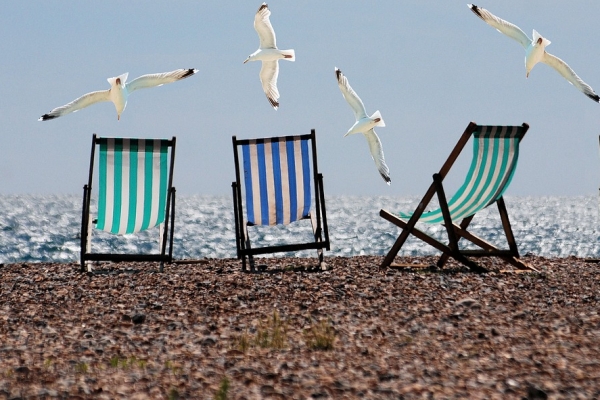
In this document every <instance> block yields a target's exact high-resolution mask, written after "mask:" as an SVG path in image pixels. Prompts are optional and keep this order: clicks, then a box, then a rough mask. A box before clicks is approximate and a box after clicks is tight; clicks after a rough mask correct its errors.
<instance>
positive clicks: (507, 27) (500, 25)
mask: <svg viewBox="0 0 600 400" xmlns="http://www.w3.org/2000/svg"><path fill="white" fill-rule="evenodd" d="M468 6H469V8H470V9H471V11H473V13H475V15H477V16H478V17H479V18H481V19H482V20H484V21H485V22H487V23H488V24H489V25H491V26H493V27H494V28H496V29H497V30H498V32H500V33H504V34H505V35H506V36H508V37H510V38H511V39H514V40H516V41H517V42H519V43H521V46H523V47H524V48H525V68H526V70H527V72H526V76H527V77H529V73H530V72H531V70H532V69H533V67H534V66H535V64H537V63H538V62H540V61H541V62H543V63H544V64H547V65H549V66H551V67H552V68H554V69H555V70H556V71H557V72H558V73H559V74H561V75H562V76H563V77H564V78H565V79H566V80H567V81H569V83H571V84H572V85H574V86H575V87H576V88H577V89H579V90H581V91H582V92H583V94H585V95H586V96H587V97H589V98H590V99H592V100H594V101H595V102H599V101H600V97H599V96H598V95H597V94H596V93H595V92H594V89H592V88H591V87H590V85H588V84H587V83H585V82H584V81H582V80H581V78H580V77H579V76H577V74H576V73H575V71H573V70H572V69H571V67H569V66H568V65H567V63H566V62H564V61H563V60H561V59H560V58H558V57H556V56H553V55H552V54H550V53H548V52H546V46H548V45H549V44H550V41H549V40H548V39H546V38H544V37H542V36H541V35H540V34H539V33H537V31H536V30H535V29H534V30H533V40H531V39H529V37H528V36H527V35H526V34H525V32H523V31H522V30H521V29H520V28H519V27H518V26H516V25H513V24H511V23H510V22H508V21H505V20H503V19H501V18H498V17H496V16H495V15H494V14H492V13H491V12H489V11H488V10H485V9H483V8H481V7H477V6H476V5H474V4H468Z"/></svg>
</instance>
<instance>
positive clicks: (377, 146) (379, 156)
mask: <svg viewBox="0 0 600 400" xmlns="http://www.w3.org/2000/svg"><path fill="white" fill-rule="evenodd" d="M364 135H365V137H366V138H367V142H368V143H369V150H370V151H371V157H373V160H374V161H375V165H377V170H378V171H379V174H380V175H381V177H382V178H383V180H384V181H385V182H386V183H387V184H388V185H389V184H390V182H391V181H392V179H391V178H390V169H389V168H388V166H387V165H386V164H385V159H384V158H383V147H381V141H380V140H379V137H378V136H377V134H376V133H375V130H374V129H370V130H368V131H367V132H366V133H365V134H364Z"/></svg>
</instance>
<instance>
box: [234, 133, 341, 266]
mask: <svg viewBox="0 0 600 400" xmlns="http://www.w3.org/2000/svg"><path fill="white" fill-rule="evenodd" d="M232 140H233V154H234V161H235V175H236V177H235V179H236V181H235V182H233V183H232V189H233V210H234V215H235V232H236V246H237V257H238V258H239V259H241V260H242V269H243V270H244V271H246V257H248V260H249V263H250V267H251V270H252V271H254V270H255V268H254V257H253V256H255V255H257V254H267V253H277V252H292V251H298V250H306V249H316V250H317V254H318V258H319V267H320V268H321V269H325V268H326V265H325V263H324V261H323V249H326V250H329V232H328V229H327V215H326V212H325V195H324V192H323V175H322V174H320V173H319V172H318V168H317V144H316V136H315V130H314V129H313V130H312V131H311V133H310V134H305V135H299V136H281V137H273V138H261V139H241V140H238V139H237V138H236V137H235V136H233V138H232ZM240 153H241V157H240ZM240 159H241V162H240ZM242 172H243V177H242ZM311 184H312V188H314V192H315V193H314V205H315V207H314V208H315V209H314V210H312V204H313V196H312V191H311ZM242 198H243V200H244V201H242ZM244 206H245V211H246V212H245V213H244ZM303 219H309V220H310V221H311V225H312V230H313V238H312V239H311V240H310V241H307V242H303V243H291V244H279V245H274V246H263V247H252V246H251V244H250V238H249V235H248V227H249V226H258V225H262V226H272V225H288V224H290V223H294V222H296V221H300V220H303Z"/></svg>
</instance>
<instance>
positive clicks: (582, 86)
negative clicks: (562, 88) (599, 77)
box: [542, 52, 600, 102]
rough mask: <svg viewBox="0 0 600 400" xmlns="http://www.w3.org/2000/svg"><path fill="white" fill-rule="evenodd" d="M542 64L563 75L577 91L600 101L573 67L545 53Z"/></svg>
mask: <svg viewBox="0 0 600 400" xmlns="http://www.w3.org/2000/svg"><path fill="white" fill-rule="evenodd" d="M542 62H543V63H544V64H547V65H549V66H551V67H552V68H554V69H555V70H556V71H558V73H559V74H561V75H562V76H563V77H564V78H565V79H566V80H568V81H569V82H570V83H571V84H572V85H573V86H575V87H576V88H577V89H579V90H581V91H582V92H583V93H584V94H585V95H586V96H587V97H589V98H590V99H592V100H594V101H595V102H599V101H600V97H599V96H598V95H597V94H596V93H595V92H594V89H592V88H591V86H590V85H588V84H587V83H585V82H584V81H583V80H581V78H580V77H579V76H577V74H576V73H575V71H573V70H572V69H571V67H569V66H568V65H567V63H566V62H564V61H563V60H561V59H560V58H558V57H556V56H553V55H552V54H550V53H546V52H545V53H544V57H543V58H542Z"/></svg>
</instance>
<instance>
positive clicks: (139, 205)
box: [90, 138, 174, 234]
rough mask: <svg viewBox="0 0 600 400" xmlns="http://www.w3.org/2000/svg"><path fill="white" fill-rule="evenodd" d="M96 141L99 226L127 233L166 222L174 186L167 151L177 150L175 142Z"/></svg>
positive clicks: (137, 140)
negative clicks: (169, 192)
mask: <svg viewBox="0 0 600 400" xmlns="http://www.w3.org/2000/svg"><path fill="white" fill-rule="evenodd" d="M96 142H97V143H98V144H99V145H100V154H99V168H98V169H99V177H98V183H99V196H98V222H97V224H96V227H97V228H98V229H101V230H104V231H107V232H111V233H114V234H126V233H135V232H138V231H141V230H144V229H148V228H152V227H154V226H156V225H159V224H161V223H162V222H164V220H165V212H166V205H165V203H166V201H167V193H168V191H169V188H170V187H171V186H172V165H171V168H169V163H168V150H169V147H171V148H173V147H174V139H173V140H166V139H127V138H98V139H97V141H96ZM171 152H173V149H172V150H171ZM172 161H173V156H171V162H172ZM90 180H91V176H90Z"/></svg>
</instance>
